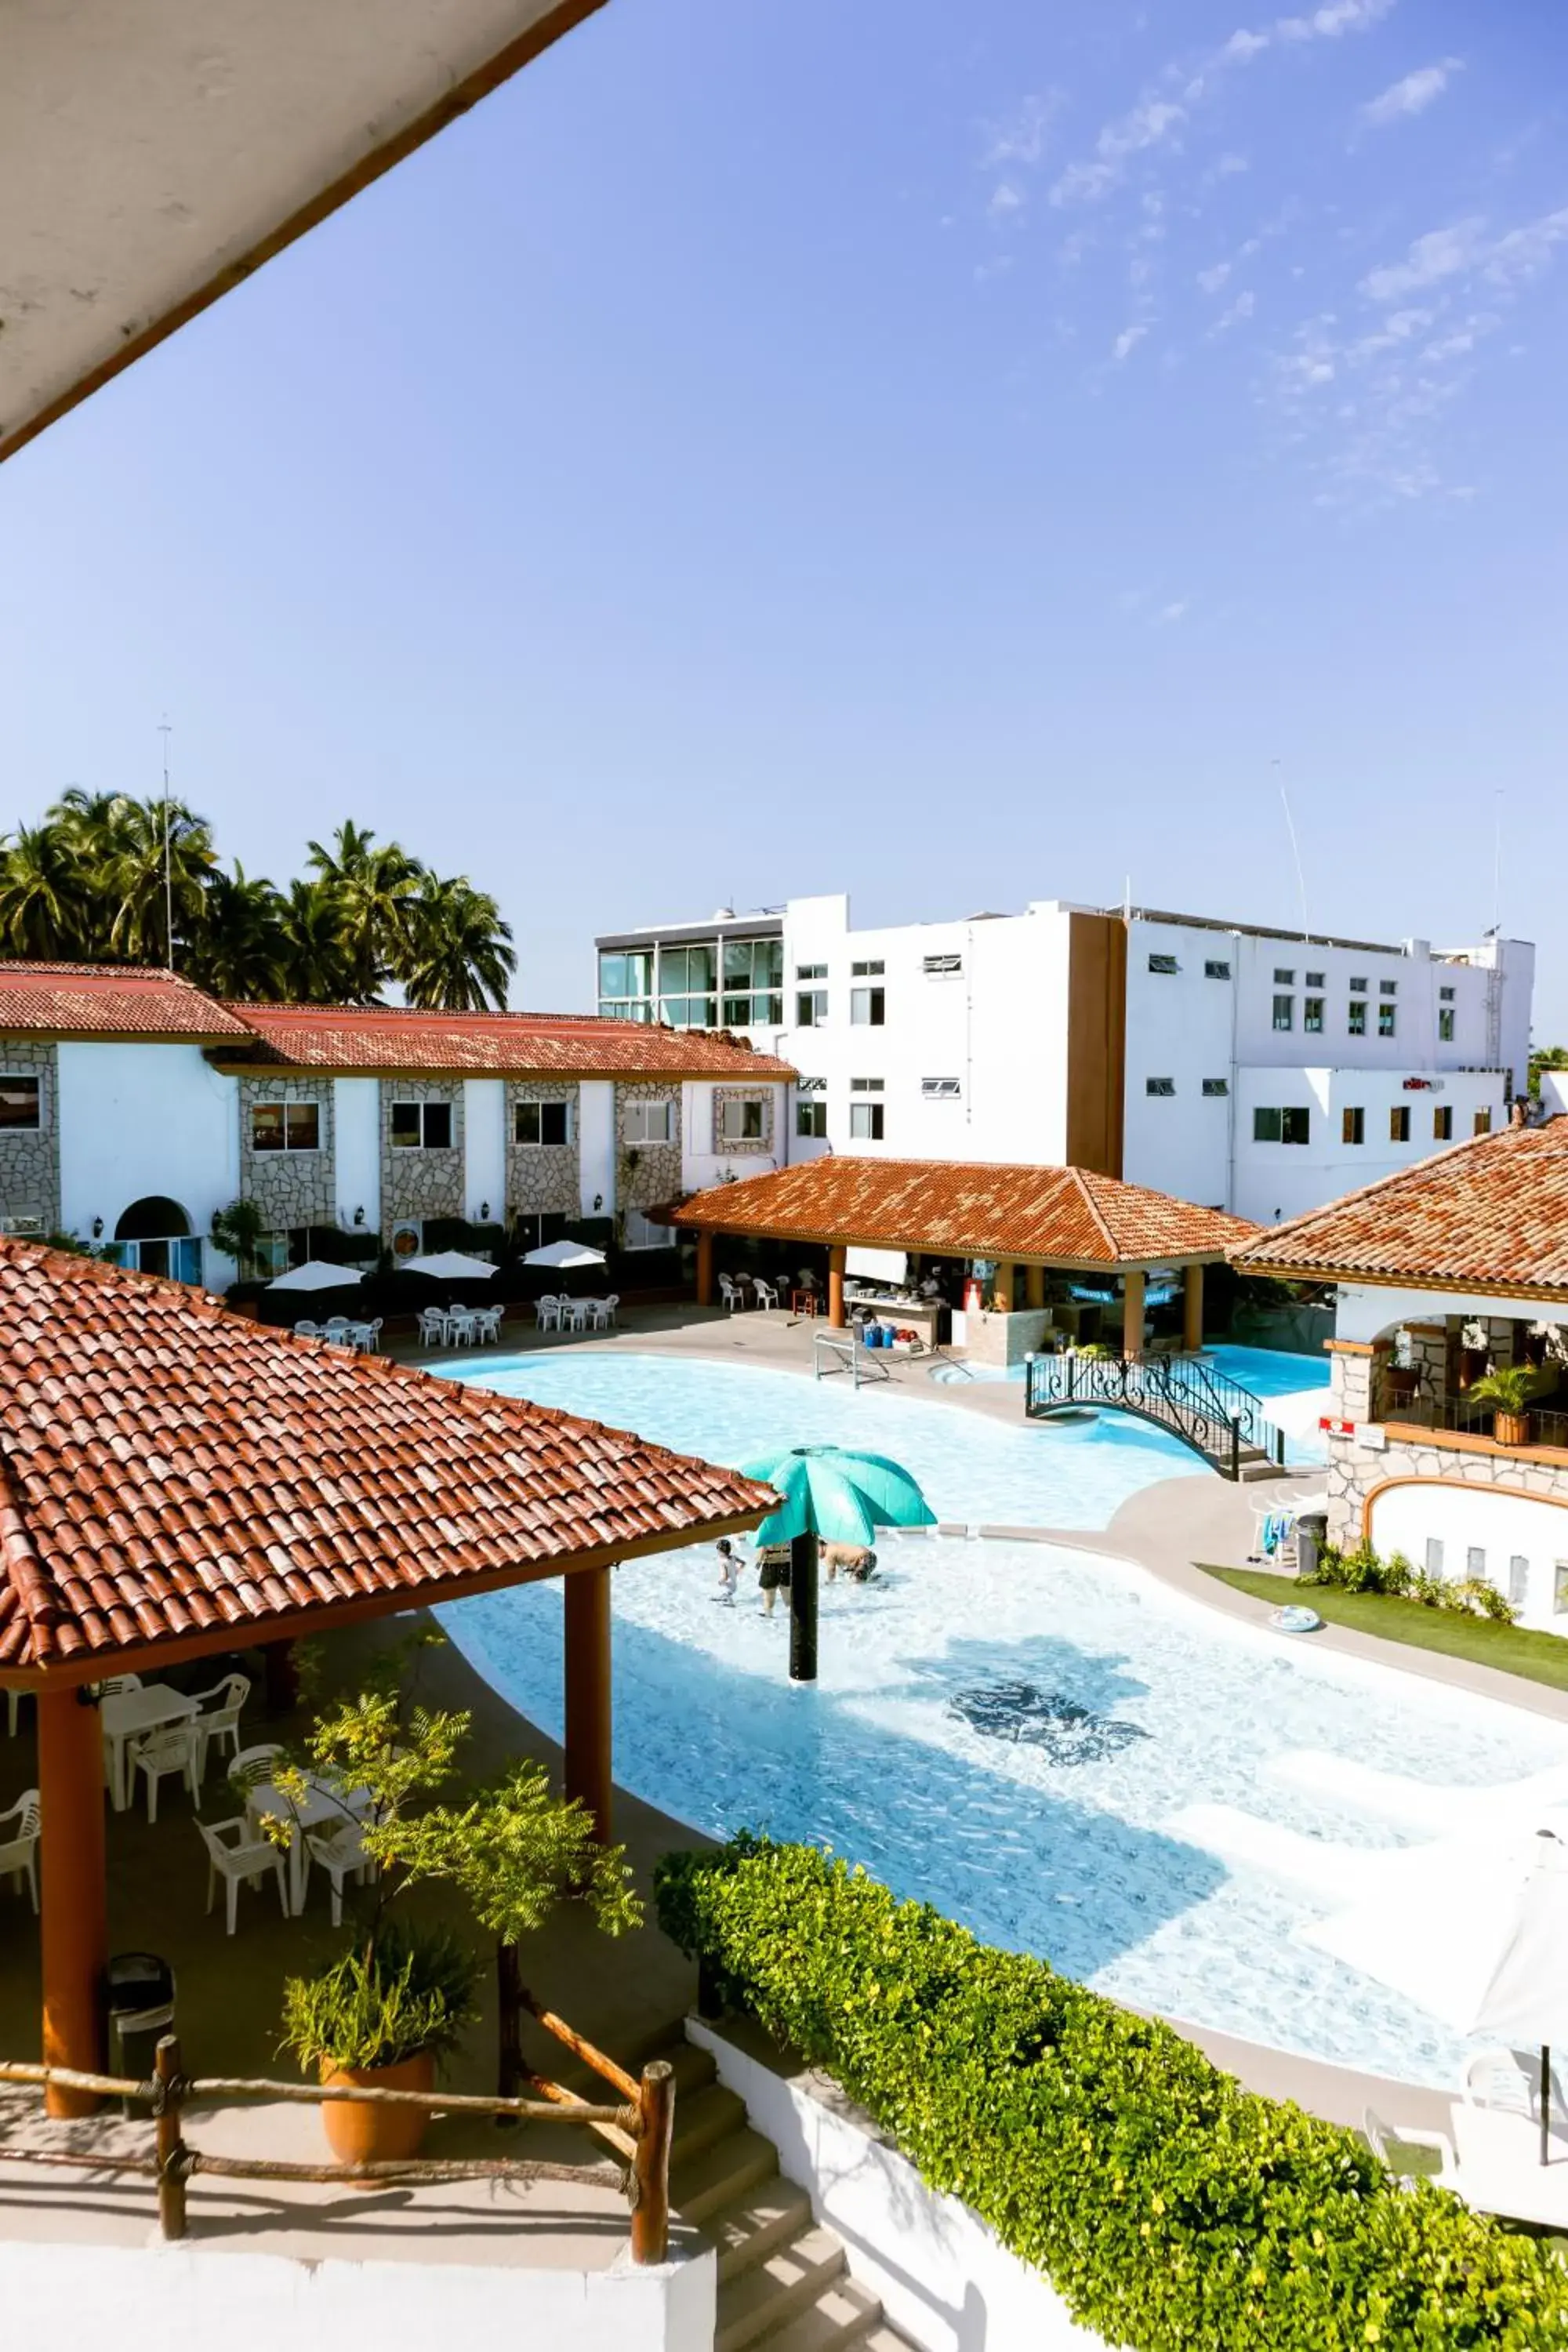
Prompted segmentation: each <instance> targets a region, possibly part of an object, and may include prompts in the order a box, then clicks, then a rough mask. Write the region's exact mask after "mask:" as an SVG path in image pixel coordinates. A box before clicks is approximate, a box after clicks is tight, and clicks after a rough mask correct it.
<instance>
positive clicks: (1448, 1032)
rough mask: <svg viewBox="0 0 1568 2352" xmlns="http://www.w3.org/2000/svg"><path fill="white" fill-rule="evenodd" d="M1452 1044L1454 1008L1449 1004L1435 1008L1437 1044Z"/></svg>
mask: <svg viewBox="0 0 1568 2352" xmlns="http://www.w3.org/2000/svg"><path fill="white" fill-rule="evenodd" d="M1453 1042H1454V1008H1453V1006H1452V1005H1451V1004H1439V1006H1438V1007H1437V1043H1438V1044H1439V1045H1452V1044H1453Z"/></svg>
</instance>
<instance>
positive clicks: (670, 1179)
mask: <svg viewBox="0 0 1568 2352" xmlns="http://www.w3.org/2000/svg"><path fill="white" fill-rule="evenodd" d="M639 1100H640V1101H644V1102H668V1104H670V1105H671V1107H672V1108H671V1116H670V1140H669V1141H668V1143H639V1144H634V1145H632V1147H631V1148H630V1149H629V1150H628V1149H627V1145H626V1105H627V1104H628V1103H629V1102H637V1101H639ZM680 1167H681V1160H680V1081H679V1078H669V1079H667V1080H665V1081H664V1082H663V1083H662V1084H661V1083H660V1082H659V1081H658V1080H657V1079H648V1078H629V1079H626V1080H625V1081H618V1082H617V1084H616V1208H617V1209H652V1208H657V1207H658V1205H659V1203H660V1202H663V1201H673V1200H675V1199H677V1198H678V1196H679V1192H680V1190H681V1183H680Z"/></svg>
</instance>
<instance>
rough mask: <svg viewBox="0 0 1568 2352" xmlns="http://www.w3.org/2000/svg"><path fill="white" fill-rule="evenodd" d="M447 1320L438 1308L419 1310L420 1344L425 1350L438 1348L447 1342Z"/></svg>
mask: <svg viewBox="0 0 1568 2352" xmlns="http://www.w3.org/2000/svg"><path fill="white" fill-rule="evenodd" d="M446 1337H447V1318H446V1316H445V1315H444V1314H443V1313H442V1311H441V1309H440V1307H421V1308H420V1309H419V1342H420V1345H421V1346H422V1347H425V1348H438V1347H440V1346H441V1345H442V1344H443V1343H444V1342H445V1340H446Z"/></svg>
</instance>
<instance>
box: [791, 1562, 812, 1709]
mask: <svg viewBox="0 0 1568 2352" xmlns="http://www.w3.org/2000/svg"><path fill="white" fill-rule="evenodd" d="M816 1559H817V1553H816V1532H815V1530H812V1529H808V1530H807V1532H806V1533H805V1535H803V1536H796V1537H795V1538H794V1540H793V1541H792V1542H791V1544H790V1548H789V1678H790V1680H791V1682H792V1683H814V1682H815V1681H816Z"/></svg>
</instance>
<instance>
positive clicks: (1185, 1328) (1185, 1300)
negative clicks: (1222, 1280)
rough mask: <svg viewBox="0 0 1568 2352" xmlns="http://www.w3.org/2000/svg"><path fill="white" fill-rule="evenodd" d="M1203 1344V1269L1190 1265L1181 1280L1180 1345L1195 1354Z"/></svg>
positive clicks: (1199, 1266)
mask: <svg viewBox="0 0 1568 2352" xmlns="http://www.w3.org/2000/svg"><path fill="white" fill-rule="evenodd" d="M1203 1344H1204V1270H1203V1268H1202V1266H1201V1265H1190V1266H1188V1268H1187V1271H1186V1274H1185V1275H1184V1277H1183V1281H1182V1345H1183V1347H1184V1348H1185V1349H1186V1350H1187V1351H1188V1353H1189V1354H1190V1355H1196V1353H1197V1351H1198V1349H1200V1348H1201V1347H1202V1346H1203Z"/></svg>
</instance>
